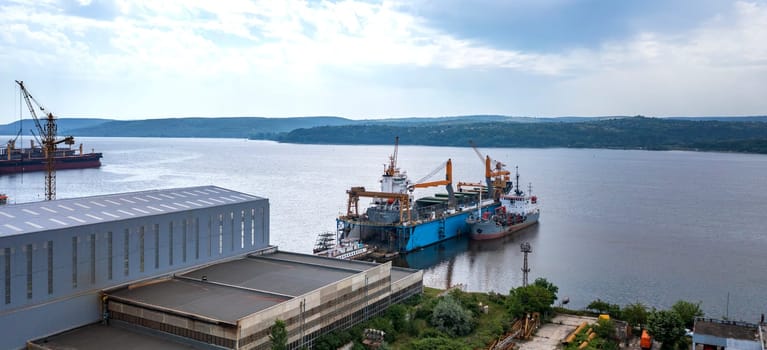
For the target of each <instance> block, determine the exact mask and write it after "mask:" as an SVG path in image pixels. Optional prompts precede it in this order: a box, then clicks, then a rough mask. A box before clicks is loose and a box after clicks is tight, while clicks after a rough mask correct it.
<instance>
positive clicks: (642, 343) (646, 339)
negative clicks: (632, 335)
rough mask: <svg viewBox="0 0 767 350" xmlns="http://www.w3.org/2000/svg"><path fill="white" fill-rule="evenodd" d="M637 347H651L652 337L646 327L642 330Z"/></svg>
mask: <svg viewBox="0 0 767 350" xmlns="http://www.w3.org/2000/svg"><path fill="white" fill-rule="evenodd" d="M639 347H640V348H642V349H649V348H652V337H651V336H650V334H649V333H647V330H646V329H643V330H642V337H641V338H639Z"/></svg>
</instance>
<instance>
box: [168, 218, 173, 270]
mask: <svg viewBox="0 0 767 350" xmlns="http://www.w3.org/2000/svg"><path fill="white" fill-rule="evenodd" d="M168 265H171V266H172V265H173V221H171V222H170V223H169V224H168Z"/></svg>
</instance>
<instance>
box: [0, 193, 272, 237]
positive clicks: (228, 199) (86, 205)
mask: <svg viewBox="0 0 767 350" xmlns="http://www.w3.org/2000/svg"><path fill="white" fill-rule="evenodd" d="M257 199H264V198H262V197H257V196H252V195H249V194H245V193H242V192H236V191H232V190H228V189H225V188H221V187H217V186H199V187H186V188H173V189H164V190H151V191H141V192H127V193H117V194H109V195H102V196H93V197H82V198H70V199H57V200H53V201H45V202H33V203H21V204H8V205H4V206H0V237H4V236H13V235H20V234H25V233H30V232H39V231H47V230H55V229H61V228H66V227H76V226H84V225H90V224H95V223H101V222H109V221H117V220H123V219H134V218H139V217H145V216H152V215H158V214H167V213H173V212H181V211H186V210H190V209H201V208H208V207H215V206H219V205H223V204H234V203H243V202H248V201H252V200H257Z"/></svg>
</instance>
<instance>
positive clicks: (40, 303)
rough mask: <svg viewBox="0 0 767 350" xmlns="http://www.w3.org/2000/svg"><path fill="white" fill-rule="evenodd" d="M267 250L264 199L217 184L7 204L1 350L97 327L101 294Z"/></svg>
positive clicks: (1, 236) (0, 233)
mask: <svg viewBox="0 0 767 350" xmlns="http://www.w3.org/2000/svg"><path fill="white" fill-rule="evenodd" d="M268 245H269V202H268V200H267V199H265V198H261V197H256V196H252V195H248V194H244V193H240V192H236V191H231V190H227V189H223V188H220V187H215V186H202V187H190V188H180V189H169V190H155V191H144V192H131V193H121V194H113V195H104V196H94V197H85V198H76V199H61V200H54V201H49V202H36V203H23V204H15V205H6V206H2V207H0V283H2V288H0V333H1V335H2V336H0V349H14V348H22V347H24V346H25V343H26V341H27V340H30V339H37V338H41V337H45V336H48V335H51V334H55V333H58V332H62V331H64V330H67V329H71V328H74V327H78V326H81V325H86V324H90V323H94V322H98V321H99V320H100V319H101V318H102V317H103V314H104V313H103V308H102V302H101V300H100V298H101V296H100V292H101V291H102V290H104V289H108V288H113V287H117V286H120V285H125V284H128V283H135V282H136V281H140V280H146V279H151V278H156V277H158V276H162V275H169V274H172V273H175V272H178V271H184V270H188V269H190V268H193V267H199V266H202V265H205V264H210V263H213V262H217V261H222V260H226V259H233V258H237V257H242V256H244V255H246V254H247V253H249V252H253V251H255V250H259V249H264V248H267V247H268ZM19 325H21V326H19Z"/></svg>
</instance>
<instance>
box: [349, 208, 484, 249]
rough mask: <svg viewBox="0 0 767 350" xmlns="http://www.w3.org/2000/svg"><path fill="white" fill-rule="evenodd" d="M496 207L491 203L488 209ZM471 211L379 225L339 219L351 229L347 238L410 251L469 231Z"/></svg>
mask: <svg viewBox="0 0 767 350" xmlns="http://www.w3.org/2000/svg"><path fill="white" fill-rule="evenodd" d="M494 206H497V205H494ZM494 206H490V207H489V208H490V209H489V210H492V209H493V207H494ZM470 214H471V211H468V210H466V211H457V212H454V213H451V214H446V215H444V216H443V217H440V218H435V219H432V220H423V221H418V222H416V223H411V224H409V225H401V224H378V223H373V222H366V221H356V220H345V219H341V218H339V219H338V226H339V227H341V228H342V229H346V230H347V231H348V237H351V238H353V239H357V238H358V239H359V240H360V242H363V243H365V244H367V245H368V246H370V247H373V248H374V250H375V249H379V250H381V249H383V250H386V251H389V252H399V253H408V252H412V251H416V250H419V249H422V248H425V247H428V246H430V245H433V244H435V243H439V242H443V241H446V240H449V239H452V238H455V237H459V236H462V235H466V234H468V233H469V232H470V231H469V229H470V227H469V225H468V224H467V222H466V219H467V218H468V217H469V215H470Z"/></svg>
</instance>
